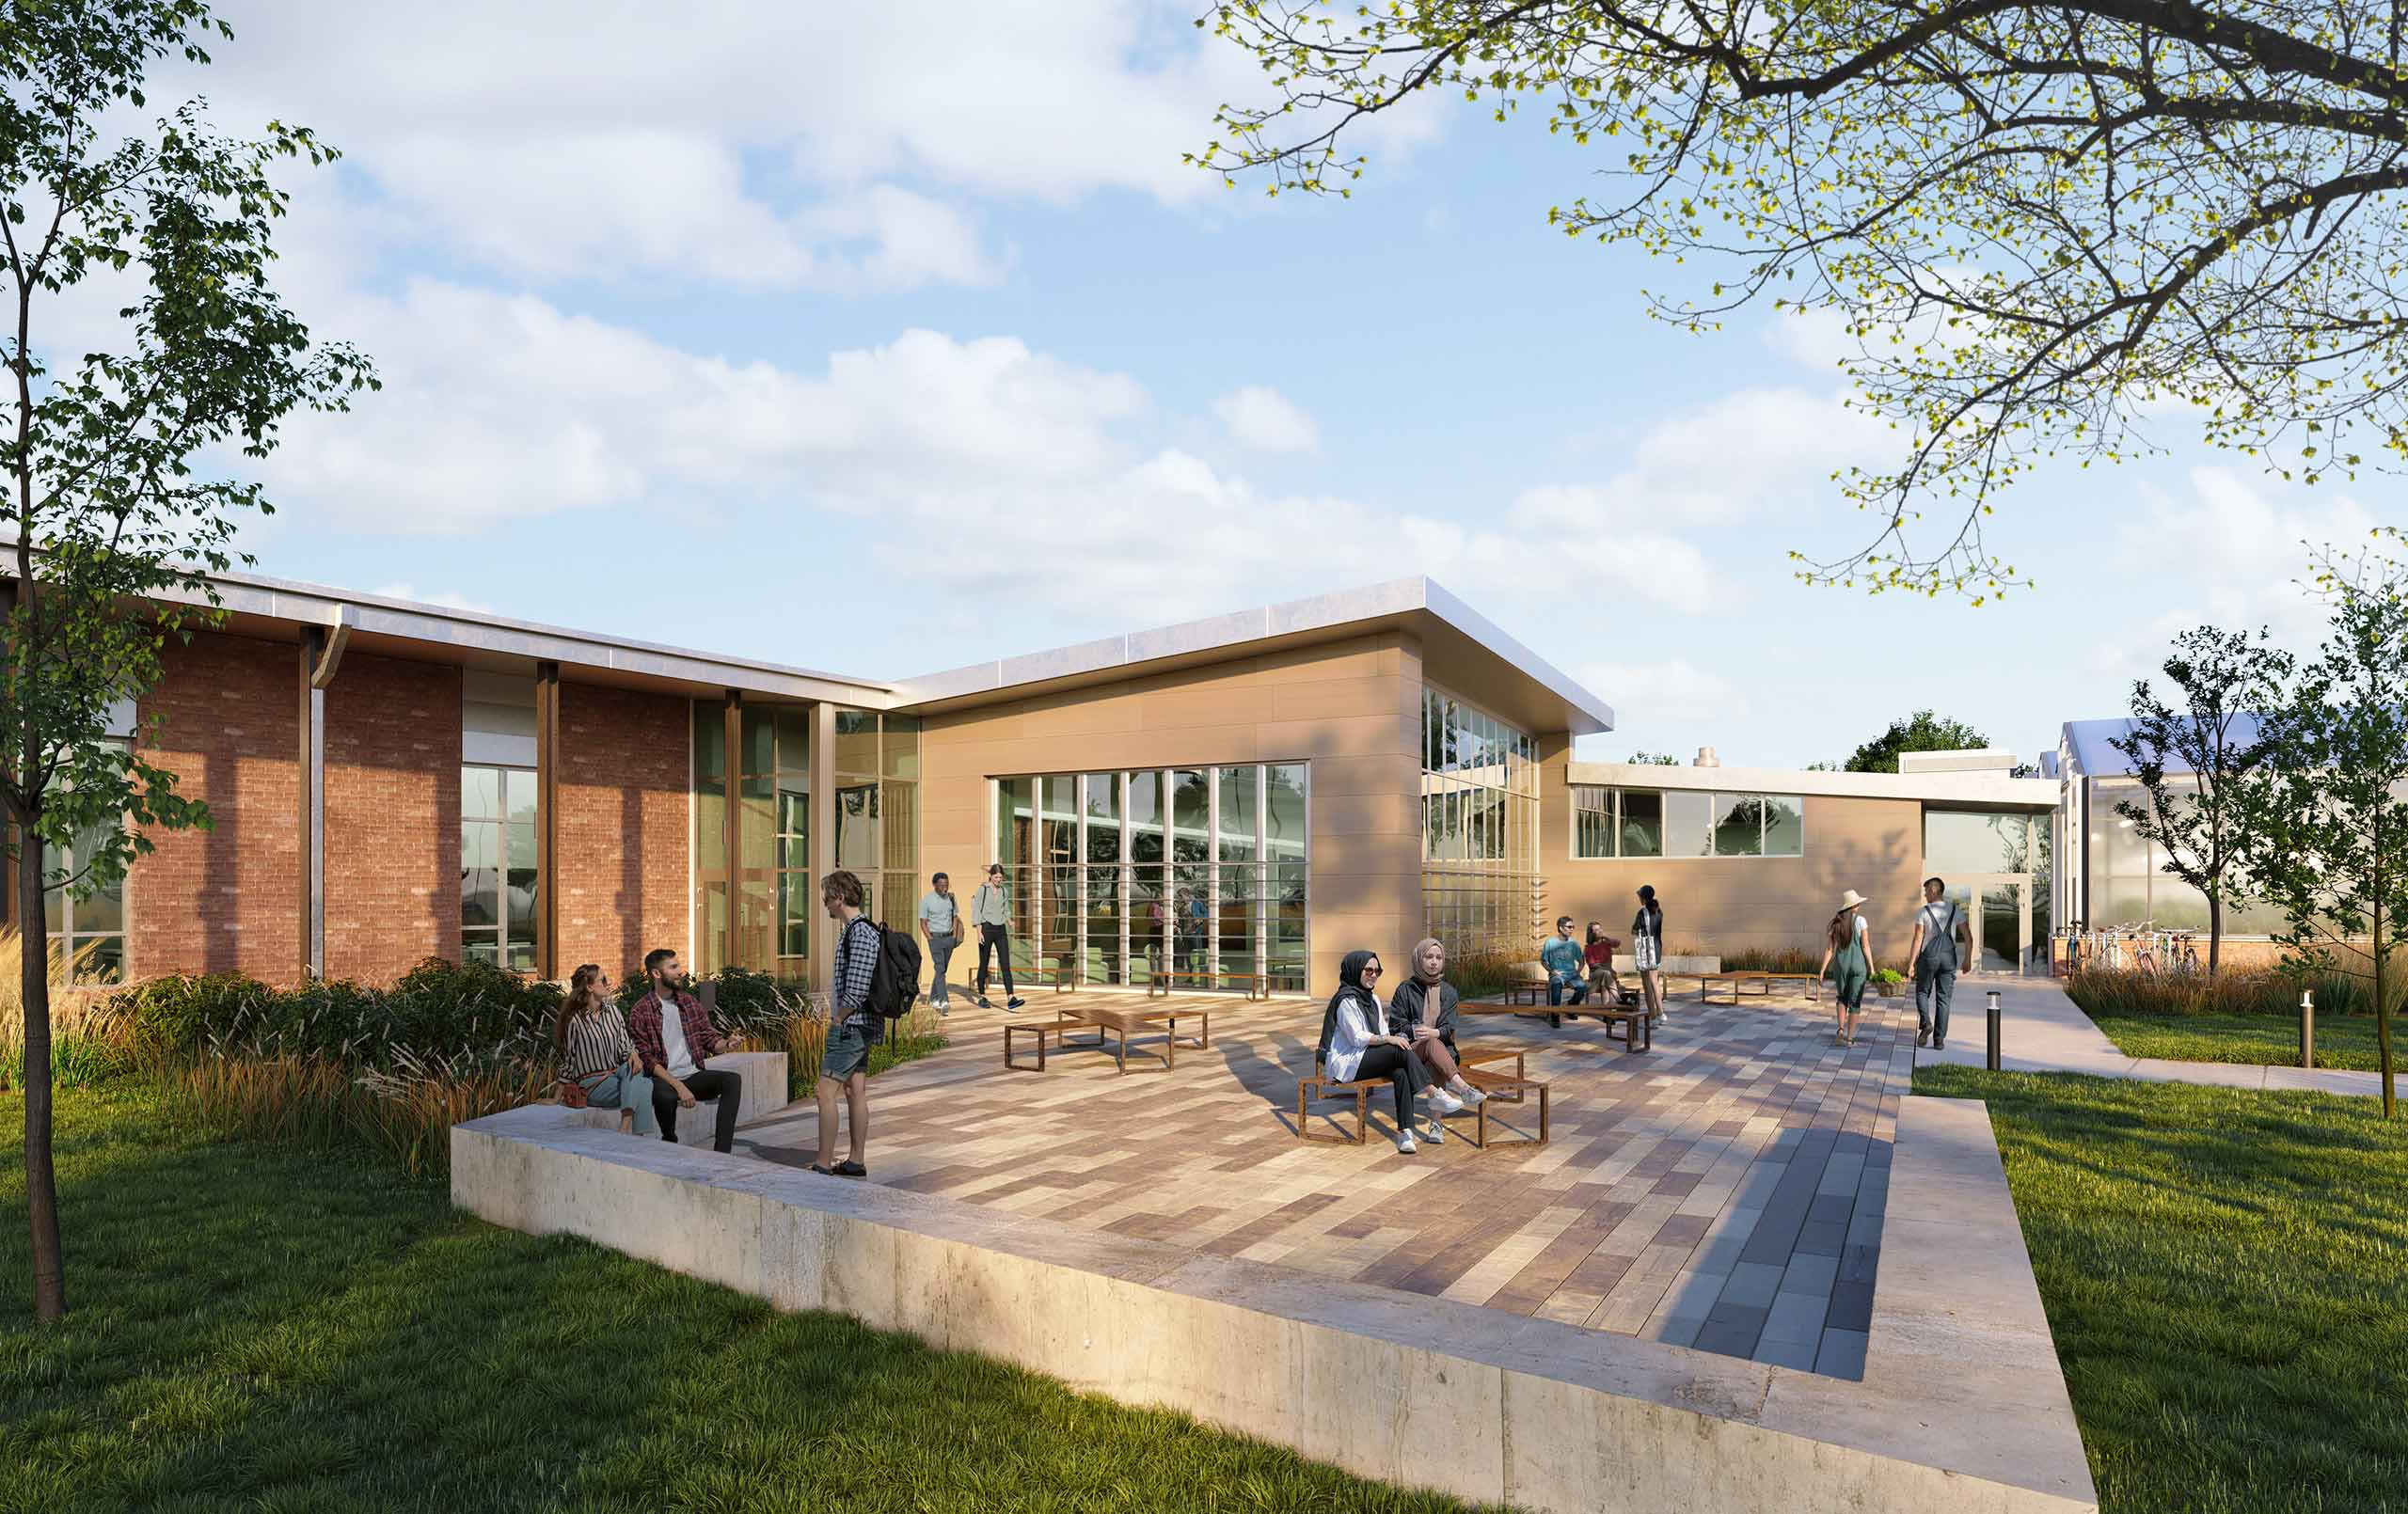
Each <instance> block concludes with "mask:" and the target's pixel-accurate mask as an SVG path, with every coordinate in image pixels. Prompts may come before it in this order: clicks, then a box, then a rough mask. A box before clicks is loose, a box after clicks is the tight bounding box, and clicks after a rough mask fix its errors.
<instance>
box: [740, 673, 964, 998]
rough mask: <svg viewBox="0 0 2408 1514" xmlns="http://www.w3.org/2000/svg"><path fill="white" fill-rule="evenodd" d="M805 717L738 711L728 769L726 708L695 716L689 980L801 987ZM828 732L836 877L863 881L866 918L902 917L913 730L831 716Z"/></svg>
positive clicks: (800, 709) (813, 885)
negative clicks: (767, 977) (749, 976)
mask: <svg viewBox="0 0 2408 1514" xmlns="http://www.w3.org/2000/svg"><path fill="white" fill-rule="evenodd" d="M814 717H815V711H814V709H813V707H812V706H810V705H807V704H775V705H772V704H757V705H756V704H747V705H744V706H742V707H741V708H740V709H739V710H738V712H737V743H736V751H735V754H734V756H735V761H734V763H733V765H732V766H733V769H734V775H733V781H731V777H730V768H731V764H730V761H729V755H730V754H729V752H728V749H727V747H728V742H727V707H726V706H725V705H724V704H720V703H702V702H697V703H696V704H695V705H694V707H693V733H694V766H693V791H694V936H695V939H694V956H695V960H694V964H693V965H694V967H695V970H697V971H700V972H704V973H712V972H717V971H719V970H721V968H724V967H728V966H731V965H733V966H736V967H741V968H749V969H751V970H753V971H756V972H767V973H770V974H772V975H774V976H776V977H779V978H784V979H790V980H800V979H805V978H808V977H809V975H810V971H811V929H812V923H813V922H814V921H815V920H816V918H817V917H818V914H819V891H818V880H817V878H816V877H815V876H814V875H813V873H812V867H811V800H812V795H811V765H812V750H811V748H812V731H813V725H814ZM835 726H836V741H835V748H834V750H833V752H832V766H833V768H834V773H835V793H834V795H833V796H832V801H831V802H832V809H833V812H834V819H835V849H836V865H837V866H839V867H848V868H850V869H852V870H853V871H854V872H855V873H857V874H859V875H861V879H862V883H863V886H864V887H865V888H866V889H867V890H868V891H869V903H870V907H871V910H872V912H873V914H874V915H876V914H878V913H879V911H880V909H881V907H883V909H884V911H885V912H887V913H893V912H895V911H897V910H900V911H903V912H905V913H908V912H909V911H910V909H911V907H912V904H913V902H914V901H915V900H916V898H917V897H918V894H917V888H918V869H919V814H920V806H919V776H920V732H919V722H918V720H917V719H916V718H911V717H903V716H889V717H885V718H880V717H879V714H878V713H877V712H876V711H866V710H838V711H836V712H835ZM731 793H732V794H733V798H732V799H731ZM731 824H733V826H734V827H735V830H734V838H735V851H736V858H735V861H736V868H735V875H734V876H733V877H732V878H731V877H730V875H729V871H728V841H729V836H730V832H729V829H728V828H729V826H730V825H731ZM881 892H883V893H884V894H886V895H888V896H889V897H886V898H884V899H881ZM898 900H899V901H900V902H899V903H897V902H896V901H898Z"/></svg>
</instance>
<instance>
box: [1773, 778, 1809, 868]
mask: <svg viewBox="0 0 2408 1514" xmlns="http://www.w3.org/2000/svg"><path fill="white" fill-rule="evenodd" d="M1765 855H1766V857H1803V856H1805V855H1806V801H1805V800H1803V799H1800V798H1798V797H1796V796H1786V795H1778V794H1774V795H1766V796H1765Z"/></svg>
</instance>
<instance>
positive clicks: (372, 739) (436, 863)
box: [326, 652, 461, 983]
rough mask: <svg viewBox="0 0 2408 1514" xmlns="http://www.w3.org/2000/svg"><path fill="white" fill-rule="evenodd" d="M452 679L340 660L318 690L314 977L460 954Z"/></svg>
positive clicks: (429, 668)
mask: <svg viewBox="0 0 2408 1514" xmlns="http://www.w3.org/2000/svg"><path fill="white" fill-rule="evenodd" d="M460 689H461V680H460V670H459V669H457V668H448V667H443V666H441V665H438V664H435V663H423V662H404V661H401V660H399V659H397V658H392V657H371V656H363V655H361V654H358V653H356V652H355V653H352V654H349V655H347V656H345V657H344V658H343V659H342V666H341V670H338V671H337V672H336V674H335V680H334V683H333V684H332V686H329V687H328V688H327V690H326V976H328V977H330V978H359V979H362V980H364V981H367V982H370V983H385V982H388V981H390V980H391V979H394V978H397V977H399V976H400V975H401V974H403V973H404V972H407V971H408V970H410V969H411V968H413V967H415V966H417V965H418V964H419V963H420V961H422V960H424V959H425V958H427V957H430V956H446V957H452V958H454V959H456V958H457V957H458V956H459V954H460Z"/></svg>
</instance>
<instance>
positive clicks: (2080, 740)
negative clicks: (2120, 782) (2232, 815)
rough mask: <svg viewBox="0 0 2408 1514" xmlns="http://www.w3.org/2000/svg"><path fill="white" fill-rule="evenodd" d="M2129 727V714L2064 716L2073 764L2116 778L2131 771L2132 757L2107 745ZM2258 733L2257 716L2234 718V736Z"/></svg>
mask: <svg viewBox="0 0 2408 1514" xmlns="http://www.w3.org/2000/svg"><path fill="white" fill-rule="evenodd" d="M2131 730H2132V722H2131V719H2129V718H2125V719H2119V720H2067V722H2066V736H2065V741H2066V746H2067V748H2068V749H2071V750H2072V752H2073V761H2074V765H2075V766H2076V767H2079V768H2080V769H2082V771H2083V775H2084V776H2085V777H2089V778H2119V777H2123V776H2126V775H2128V774H2130V773H2131V771H2132V760H2131V758H2130V757H2127V756H2125V755H2124V754H2123V753H2122V752H2121V751H2118V750H2117V749H2115V747H2114V746H2112V745H2110V744H2109V741H2108V738H2109V737H2111V736H2129V735H2130V734H2131ZM2232 739H2233V740H2235V741H2254V740H2256V739H2257V717H2256V716H2254V715H2240V716H2236V717H2234V718H2233V722H2232ZM2165 770H2166V771H2167V772H2169V773H2178V772H2188V771H2189V769H2188V768H2184V767H2178V766H2176V765H2173V764H2171V763H2169V764H2168V765H2166V769H2165Z"/></svg>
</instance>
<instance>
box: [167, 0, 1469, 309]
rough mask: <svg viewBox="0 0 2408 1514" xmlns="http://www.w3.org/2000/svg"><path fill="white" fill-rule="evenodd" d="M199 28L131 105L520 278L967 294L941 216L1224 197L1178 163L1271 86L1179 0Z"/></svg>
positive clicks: (447, 14) (322, 10)
mask: <svg viewBox="0 0 2408 1514" xmlns="http://www.w3.org/2000/svg"><path fill="white" fill-rule="evenodd" d="M224 14H225V15H226V16H227V17H228V19H230V21H231V22H232V24H233V25H234V27H235V32H236V37H235V39H234V40H233V41H231V42H229V43H225V44H223V45H220V46H217V47H214V48H213V52H214V55H215V59H216V61H215V62H214V64H213V65H212V66H211V67H209V68H207V69H205V70H197V69H193V68H189V67H185V66H183V65H181V64H178V65H175V66H173V67H164V68H163V69H162V70H161V71H160V73H159V76H158V78H157V80H156V84H157V87H156V88H155V89H154V90H153V93H154V95H156V96H157V97H158V98H161V99H167V98H178V97H181V96H182V95H183V94H187V93H200V92H205V93H206V94H207V95H208V96H209V97H210V98H211V99H212V101H213V102H214V106H215V108H214V115H215V117H216V118H217V119H219V120H220V121H223V122H225V123H228V124H229V126H230V127H233V128H236V129H249V128H251V127H254V126H255V125H256V124H257V123H258V122H260V121H263V120H265V119H267V118H270V117H277V118H282V119H285V120H298V121H305V122H308V123H309V124H310V125H311V126H313V127H315V128H316V129H317V130H318V131H319V132H320V133H321V134H322V135H323V136H324V137H325V139H326V140H328V141H330V142H332V143H334V144H335V145H337V146H338V147H340V148H341V149H342V150H344V152H345V153H346V157H345V160H344V164H345V171H346V173H347V174H349V175H352V176H356V178H357V179H358V180H360V181H364V182H366V183H368V184H371V185H372V186H373V187H374V189H375V191H376V192H377V194H378V196H379V197H381V203H382V205H383V207H384V208H386V209H388V210H390V211H391V212H393V213H395V214H394V217H393V219H394V220H395V221H397V222H399V223H402V224H404V225H406V226H408V227H410V228H411V229H414V230H415V231H416V233H417V237H416V240H418V241H419V242H420V244H422V245H424V246H425V247H427V248H429V249H432V250H435V251H436V252H437V253H439V254H441V255H443V256H446V257H451V258H460V257H467V258H470V259H474V260H479V261H481V262H483V263H484V264H486V265H488V266H490V267H493V268H496V269H499V270H502V271H505V272H507V273H510V274H513V275H517V276H532V277H542V278H565V277H600V278H608V279H613V280H618V281H622V282H626V281H634V280H640V279H646V278H651V277H654V276H664V275H665V276H674V277H676V278H678V279H681V280H691V279H694V278H697V277H699V278H705V279H712V280H718V281H721V282H725V283H728V284H731V285H735V286H737V287H743V288H797V287H815V288H816V287H832V288H839V289H843V288H850V287H854V286H855V285H857V284H858V285H863V286H867V287H874V288H909V287H912V286H914V285H917V284H922V283H929V282H961V283H971V284H979V283H987V282H991V281H992V280H993V279H994V277H995V276H996V271H997V267H998V264H999V262H1000V261H1001V260H999V259H998V258H997V257H996V256H994V255H993V254H991V253H990V252H989V251H987V250H986V249H984V248H982V247H980V246H978V245H977V244H976V243H975V237H974V229H973V225H972V222H971V219H970V217H969V216H968V215H967V214H966V213H964V211H963V210H962V209H961V202H962V201H964V200H966V199H972V198H977V199H987V200H1008V199H1038V200H1043V201H1047V202H1052V203H1065V202H1069V201H1071V200H1075V199H1077V198H1080V197H1085V196H1089V195H1093V194H1098V193H1107V192H1123V193H1133V194H1137V195H1143V196H1146V197H1150V198H1152V199H1154V200H1156V201H1159V202H1161V203H1164V204H1190V203H1196V202H1198V201H1200V200H1202V199H1203V198H1204V197H1208V196H1209V197H1222V196H1223V191H1222V187H1221V184H1220V181H1219V180H1218V179H1217V178H1216V177H1214V176H1212V175H1210V174H1206V173H1203V172H1201V171H1199V170H1197V169H1195V168H1192V167H1189V166H1186V165H1184V164H1182V163H1181V162H1180V154H1181V153H1182V152H1185V151H1191V150H1196V149H1198V148H1200V147H1202V146H1203V145H1204V143H1205V142H1206V141H1207V140H1208V139H1210V138H1211V137H1212V135H1213V132H1212V112H1213V109H1214V107H1215V106H1216V105H1217V104H1218V103H1221V102H1223V101H1228V100H1232V99H1238V98H1241V97H1249V96H1253V95H1259V93H1260V91H1261V90H1263V89H1264V88H1265V87H1266V85H1265V82H1264V81H1263V80H1262V79H1261V77H1260V74H1259V69H1258V68H1257V67H1256V65H1255V63H1254V60H1253V59H1252V58H1251V57H1250V56H1248V55H1245V54H1244V53H1243V52H1242V51H1241V50H1239V49H1238V48H1237V47H1235V46H1233V45H1231V44H1229V43H1228V42H1226V41H1224V40H1222V39H1217V38H1214V37H1213V36H1212V35H1211V33H1210V31H1209V30H1204V31H1199V30H1197V29H1196V27H1195V26H1194V25H1192V24H1191V23H1192V22H1193V20H1194V17H1193V14H1192V8H1191V7H1189V6H1187V5H1186V4H1184V3H1183V0H1056V3H1054V4H1051V5H1047V6H1044V7H1038V8H1031V7H1027V6H995V5H987V4H979V3H976V0H896V3H892V4H886V5H875V6H837V7H830V6H791V7H784V8H780V7H769V8H763V7H761V6H758V5H755V4H750V3H746V0H696V3H694V4H689V5H686V6H680V7H673V8H657V7H654V8H647V7H625V6H620V7H601V8H597V7H593V6H588V5H578V4H573V3H571V0H522V3H520V4H515V5H512V6H507V7H492V6H487V5H482V4H476V3H473V0H428V3H427V4H425V5H423V6H421V7H420V8H417V9H416V10H414V11H413V12H412V24H411V25H410V26H409V27H408V28H406V29H404V30H403V31H399V32H392V33H387V34H377V33H374V32H373V31H372V29H369V28H363V27H361V26H359V25H358V24H356V17H355V16H354V15H352V14H351V13H350V12H349V11H348V10H346V8H343V7H341V6H293V5H286V4H271V3H269V0H231V3H230V4H229V5H228V6H227V7H225V8H224ZM1433 104H1438V103H1433ZM1440 119H1441V116H1440V115H1439V114H1438V112H1437V111H1436V110H1435V109H1434V108H1432V107H1430V106H1423V105H1419V104H1417V105H1415V106H1413V107H1410V108H1407V109H1404V110H1402V111H1397V112H1390V113H1384V114H1382V115H1381V116H1378V117H1374V118H1370V120H1368V121H1366V122H1364V123H1362V129H1361V130H1360V131H1358V132H1357V134H1356V140H1357V143H1358V145H1359V146H1360V147H1362V148H1363V149H1365V150H1374V151H1380V152H1383V153H1385V152H1386V151H1388V150H1395V149H1400V148H1403V147H1407V146H1410V145H1412V144H1414V143H1418V142H1420V141H1423V140H1427V139H1428V138H1429V137H1431V136H1432V135H1434V132H1435V130H1436V126H1437V123H1438V121H1439V120H1440ZM1246 202H1247V203H1248V204H1250V203H1251V199H1250V197H1249V198H1248V199H1247V201H1246ZM1217 203H1220V204H1224V205H1228V206H1229V207H1231V208H1232V209H1235V208H1237V207H1238V206H1239V204H1240V197H1222V198H1219V199H1218V200H1217Z"/></svg>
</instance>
